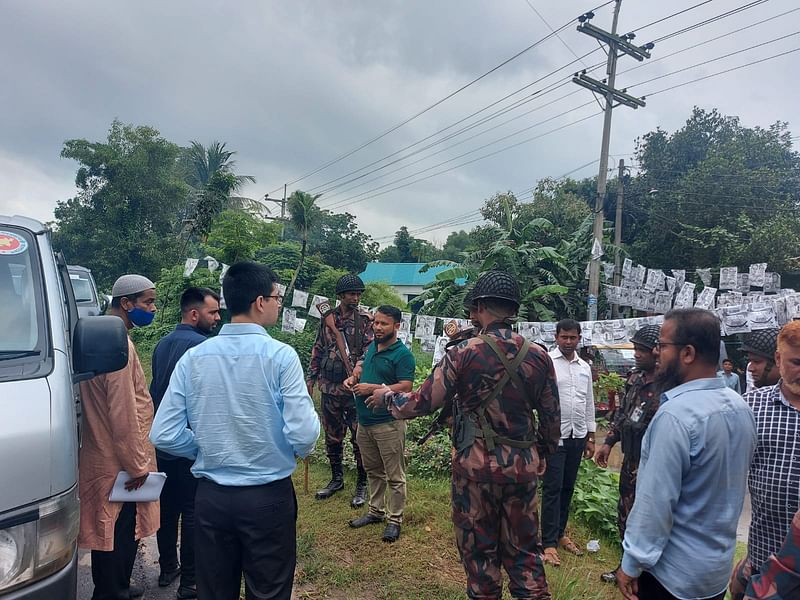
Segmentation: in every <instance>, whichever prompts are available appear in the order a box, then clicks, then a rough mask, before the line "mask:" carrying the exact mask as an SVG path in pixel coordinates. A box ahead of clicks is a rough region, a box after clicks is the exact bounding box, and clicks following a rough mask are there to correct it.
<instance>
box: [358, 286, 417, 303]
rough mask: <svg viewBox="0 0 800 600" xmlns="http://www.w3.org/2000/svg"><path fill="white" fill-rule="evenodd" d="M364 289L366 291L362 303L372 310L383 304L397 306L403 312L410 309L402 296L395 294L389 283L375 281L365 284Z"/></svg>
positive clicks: (362, 296)
mask: <svg viewBox="0 0 800 600" xmlns="http://www.w3.org/2000/svg"><path fill="white" fill-rule="evenodd" d="M364 287H365V288H366V289H365V290H364V293H363V294H362V295H361V303H362V304H364V305H366V306H369V307H370V308H374V307H376V306H381V305H382V304H389V305H391V306H396V307H397V308H399V309H401V310H405V309H407V308H408V306H407V305H406V303H405V302H404V301H403V299H402V298H401V297H400V295H399V294H398V293H397V292H395V291H394V288H393V287H392V286H391V285H389V284H388V283H385V282H383V281H373V282H370V283H367V284H365V286H364Z"/></svg>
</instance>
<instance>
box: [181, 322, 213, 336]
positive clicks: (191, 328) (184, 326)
mask: <svg viewBox="0 0 800 600" xmlns="http://www.w3.org/2000/svg"><path fill="white" fill-rule="evenodd" d="M175 331H194V332H195V333H199V334H200V335H202V336H206V337H207V335H208V334H206V333H205V332H203V331H200V330H199V329H198V328H197V327H195V326H194V325H189V324H188V323H178V324H177V325H176V326H175Z"/></svg>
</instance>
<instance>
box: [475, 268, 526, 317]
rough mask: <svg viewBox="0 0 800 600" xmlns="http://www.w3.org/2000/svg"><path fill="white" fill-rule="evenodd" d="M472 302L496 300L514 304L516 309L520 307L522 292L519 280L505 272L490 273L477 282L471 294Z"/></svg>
mask: <svg viewBox="0 0 800 600" xmlns="http://www.w3.org/2000/svg"><path fill="white" fill-rule="evenodd" d="M469 296H470V301H471V303H472V304H475V302H477V301H478V300H483V299H484V298H485V299H496V300H505V301H507V302H510V303H512V304H513V305H514V306H515V307H516V308H519V305H520V292H519V284H518V283H517V280H516V279H515V278H514V277H513V276H511V275H509V274H508V273H505V272H503V271H488V272H487V273H484V274H483V275H481V276H480V278H479V279H478V281H476V282H475V287H473V288H472V292H471V293H470V295H469Z"/></svg>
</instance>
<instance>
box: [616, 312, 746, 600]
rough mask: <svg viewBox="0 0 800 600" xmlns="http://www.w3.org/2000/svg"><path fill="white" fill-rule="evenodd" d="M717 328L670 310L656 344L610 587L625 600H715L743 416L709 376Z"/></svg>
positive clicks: (731, 519) (721, 585) (733, 516)
mask: <svg viewBox="0 0 800 600" xmlns="http://www.w3.org/2000/svg"><path fill="white" fill-rule="evenodd" d="M719 327H720V324H719V319H717V317H716V316H715V315H714V314H713V313H711V312H709V311H706V310H701V309H696V308H688V309H679V310H673V311H670V312H669V313H667V314H666V316H665V317H664V324H663V325H662V327H661V334H660V336H659V339H658V342H657V343H656V381H657V383H658V384H659V385H660V386H661V389H662V390H666V391H664V393H663V394H662V397H661V406H660V408H659V409H658V412H657V413H656V415H655V417H654V418H653V420H652V421H651V423H650V427H649V429H648V431H647V433H646V434H645V437H644V440H643V442H642V453H641V460H640V466H639V478H638V482H637V485H636V502H635V504H634V505H633V510H632V511H631V514H630V516H629V517H628V524H627V529H626V531H625V539H624V540H623V543H622V548H623V556H622V567H621V569H620V570H619V571H618V573H617V583H618V586H619V588H620V591H621V592H622V594H623V596H624V597H625V598H627V599H629V600H635V599H636V598H637V597H638V598H646V599H647V600H660V599H672V598H705V599H708V600H722V598H724V597H725V588H726V584H727V582H728V577H729V575H730V565H731V561H732V560H733V554H734V551H735V550H736V526H737V524H738V520H739V515H740V514H741V512H742V504H743V502H744V494H745V485H746V473H747V469H748V467H749V465H750V460H751V458H752V456H753V450H754V448H755V445H756V427H755V422H754V420H753V413H752V412H751V411H750V408H749V407H748V406H747V404H746V403H745V402H744V400H742V398H741V396H739V394H737V393H736V392H734V391H733V390H731V389H730V388H728V387H727V386H726V385H725V383H724V382H723V381H722V380H721V379H720V378H719V377H717V364H718V363H719V342H720V332H719Z"/></svg>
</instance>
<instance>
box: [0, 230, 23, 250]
mask: <svg viewBox="0 0 800 600" xmlns="http://www.w3.org/2000/svg"><path fill="white" fill-rule="evenodd" d="M27 249H28V241H27V240H26V239H25V238H24V237H22V236H20V235H17V234H16V233H11V232H10V231H0V254H6V255H10V254H22V253H23V252H25V251H26V250H27Z"/></svg>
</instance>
